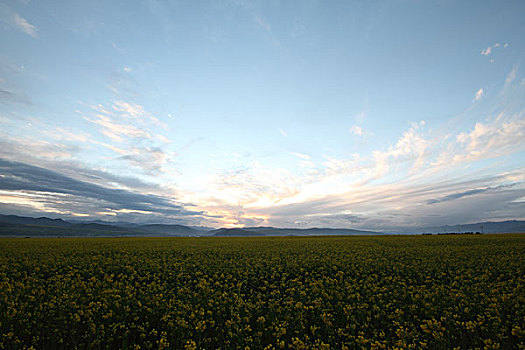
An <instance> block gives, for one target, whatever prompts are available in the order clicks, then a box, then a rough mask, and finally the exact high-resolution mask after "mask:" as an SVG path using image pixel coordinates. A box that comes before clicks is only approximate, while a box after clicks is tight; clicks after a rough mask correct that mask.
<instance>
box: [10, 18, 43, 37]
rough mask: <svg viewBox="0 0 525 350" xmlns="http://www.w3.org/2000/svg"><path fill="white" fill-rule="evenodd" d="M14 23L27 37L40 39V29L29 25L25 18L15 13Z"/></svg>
mask: <svg viewBox="0 0 525 350" xmlns="http://www.w3.org/2000/svg"><path fill="white" fill-rule="evenodd" d="M14 22H15V25H16V26H17V27H18V29H20V30H21V31H23V32H24V33H26V34H27V35H30V36H32V37H33V38H37V37H38V34H37V32H38V29H37V28H36V27H35V26H34V25H32V24H31V23H29V22H28V21H27V20H26V19H25V18H23V17H20V16H19V15H18V14H16V13H15V15H14Z"/></svg>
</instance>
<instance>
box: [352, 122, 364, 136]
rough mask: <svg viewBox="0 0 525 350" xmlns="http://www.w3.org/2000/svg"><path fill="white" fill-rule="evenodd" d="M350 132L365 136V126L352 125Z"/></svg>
mask: <svg viewBox="0 0 525 350" xmlns="http://www.w3.org/2000/svg"><path fill="white" fill-rule="evenodd" d="M350 132H351V133H352V134H354V135H356V136H363V128H361V127H360V126H357V125H354V126H352V127H351V128H350Z"/></svg>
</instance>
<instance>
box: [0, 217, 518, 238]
mask: <svg viewBox="0 0 525 350" xmlns="http://www.w3.org/2000/svg"><path fill="white" fill-rule="evenodd" d="M463 232H482V233H525V221H519V220H509V221H502V222H481V223H474V224H465V225H443V226H435V227H425V228H416V229H414V228H412V229H408V230H403V231H397V233H463ZM379 234H385V233H384V232H375V231H364V230H354V229H345V228H318V227H314V228H304V229H300V228H276V227H243V228H220V229H211V228H208V227H189V226H185V225H178V224H172V225H168V224H137V223H127V222H107V221H100V220H93V221H80V220H74V221H66V220H62V219H51V218H47V217H39V218H32V217H24V216H17V215H1V214H0V236H31V237H38V236H49V237H51V236H58V237H62V236H64V237H73V236H119V237H120V236H167V237H170V236H186V237H188V236H190V237H194V236H215V237H250V236H314V235H315V236H322V235H379Z"/></svg>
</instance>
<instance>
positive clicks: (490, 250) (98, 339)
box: [0, 235, 525, 349]
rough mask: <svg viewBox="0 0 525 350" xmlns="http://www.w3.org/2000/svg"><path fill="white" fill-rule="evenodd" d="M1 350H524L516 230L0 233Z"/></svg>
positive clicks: (523, 257)
mask: <svg viewBox="0 0 525 350" xmlns="http://www.w3.org/2000/svg"><path fill="white" fill-rule="evenodd" d="M0 348H2V349H27V348H35V349H167V348H170V349H219V348H220V349H396V348H399V349H423V348H428V349H475V348H478V349H498V348H500V349H519V348H522V349H523V348H525V235H468V236H371V237H286V238H283V237H279V238H268V237H261V238H83V239H80V238H79V239H74V238H64V239H0Z"/></svg>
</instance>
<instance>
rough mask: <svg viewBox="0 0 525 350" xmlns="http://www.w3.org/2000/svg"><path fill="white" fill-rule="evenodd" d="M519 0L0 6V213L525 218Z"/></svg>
mask: <svg viewBox="0 0 525 350" xmlns="http://www.w3.org/2000/svg"><path fill="white" fill-rule="evenodd" d="M523 18H525V2H524V1H519V0H518V1H448V0H441V1H416V0H403V1H398V0H392V1H390V0H389V1H350V0H349V1H335V0H333V1H311V0H304V1H251V0H217V1H206V0H203V1H164V0H163V1H161V0H144V1H97V0H94V1H78V0H72V1H34V0H13V1H2V2H0V213H2V214H16V215H25V216H48V217H60V218H64V219H78V220H104V221H111V222H119V221H127V222H136V223H177V224H185V225H194V226H208V227H243V226H275V227H296V228H301V227H334V228H356V229H369V230H393V229H403V228H414V227H426V226H436V225H437V226H439V225H444V224H465V223H474V222H480V221H504V220H511V219H517V220H519V219H525V185H524V181H525V35H523V34H524V33H525V21H524V20H523Z"/></svg>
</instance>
